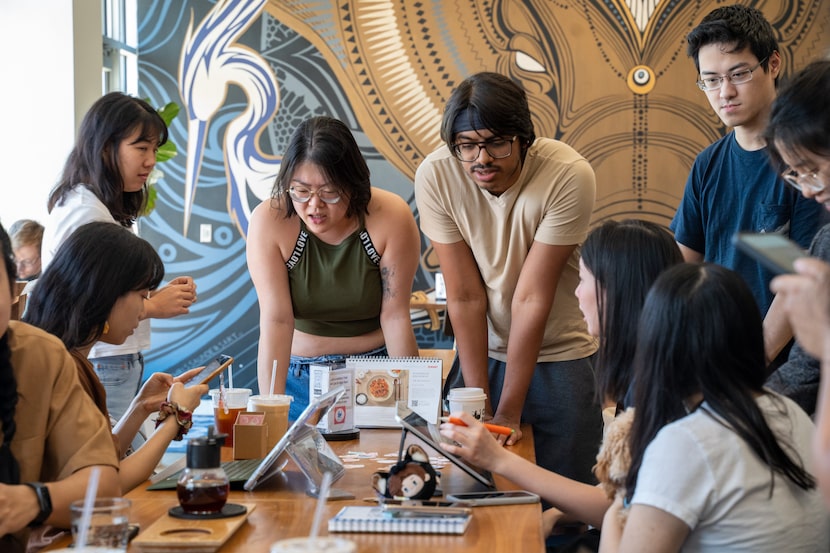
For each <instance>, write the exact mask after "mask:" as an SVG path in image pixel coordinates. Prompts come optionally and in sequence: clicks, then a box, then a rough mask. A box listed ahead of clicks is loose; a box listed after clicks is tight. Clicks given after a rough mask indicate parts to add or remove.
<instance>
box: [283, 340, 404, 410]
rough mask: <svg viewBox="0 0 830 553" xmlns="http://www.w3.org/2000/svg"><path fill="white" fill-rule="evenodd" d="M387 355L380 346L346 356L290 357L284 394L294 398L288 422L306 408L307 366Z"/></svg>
mask: <svg viewBox="0 0 830 553" xmlns="http://www.w3.org/2000/svg"><path fill="white" fill-rule="evenodd" d="M387 355H389V352H388V351H387V350H386V346H381V347H379V348H377V349H373V350H371V351H367V352H366V353H350V354H348V355H343V354H329V355H318V356H317V357H301V356H299V355H292V356H291V361H290V363H289V365H288V377H287V378H286V382H285V393H286V394H288V395H290V396H293V397H294V401H292V402H291V408H290V409H289V410H288V418H289V420H292V421H294V420H297V417H299V416H300V414H302V412H303V410H304V409H305V408H306V407H308V396H309V394H308V389H309V386H310V384H311V383H310V379H309V374H308V366H309V365H316V364H331V363H345V362H346V358H347V357H385V356H387Z"/></svg>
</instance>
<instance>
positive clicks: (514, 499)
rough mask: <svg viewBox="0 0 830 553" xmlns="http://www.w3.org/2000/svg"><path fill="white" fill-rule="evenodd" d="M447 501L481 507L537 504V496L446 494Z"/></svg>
mask: <svg viewBox="0 0 830 553" xmlns="http://www.w3.org/2000/svg"><path fill="white" fill-rule="evenodd" d="M447 499H448V500H449V501H454V502H456V503H458V504H460V505H465V506H469V507H481V506H484V505H516V504H519V503H538V502H539V496H538V495H536V494H535V493H532V492H529V491H526V490H506V491H497V490H493V491H486V492H467V493H455V494H448V495H447Z"/></svg>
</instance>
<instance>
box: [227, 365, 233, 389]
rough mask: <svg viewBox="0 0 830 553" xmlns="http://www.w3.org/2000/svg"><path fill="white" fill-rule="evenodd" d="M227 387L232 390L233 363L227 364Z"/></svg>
mask: <svg viewBox="0 0 830 553" xmlns="http://www.w3.org/2000/svg"><path fill="white" fill-rule="evenodd" d="M228 387H229V388H230V389H231V390H233V363H231V364H230V365H228Z"/></svg>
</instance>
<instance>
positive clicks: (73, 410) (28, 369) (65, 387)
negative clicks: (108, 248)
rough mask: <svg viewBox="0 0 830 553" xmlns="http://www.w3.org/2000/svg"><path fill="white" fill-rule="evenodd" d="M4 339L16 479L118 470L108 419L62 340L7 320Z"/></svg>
mask: <svg viewBox="0 0 830 553" xmlns="http://www.w3.org/2000/svg"><path fill="white" fill-rule="evenodd" d="M8 337H9V346H10V348H11V363H12V366H13V367H14V377H15V379H16V380H17V393H18V401H17V408H16V410H15V416H14V420H15V425H16V426H17V429H16V432H15V434H14V438H13V439H12V443H11V450H12V453H13V454H14V456H15V458H16V459H17V462H18V464H19V465H20V481H21V482H54V481H57V480H62V479H63V478H66V477H67V476H69V475H71V474H72V473H74V472H76V471H78V470H80V469H82V468H85V467H88V466H92V465H104V466H111V467H115V468H118V457H117V455H116V451H115V448H114V447H113V444H112V434H111V431H110V424H109V421H108V420H107V418H106V417H104V415H103V414H102V413H101V411H100V410H99V409H98V408H97V407H96V406H95V403H93V401H92V399H91V398H90V397H89V395H87V393H86V392H85V391H84V389H83V388H82V387H81V384H80V382H79V381H78V369H77V368H76V367H75V361H74V360H73V359H72V357H71V356H70V355H69V352H67V351H66V348H65V347H64V345H63V342H61V341H60V340H59V339H58V338H57V337H55V336H53V335H51V334H49V333H47V332H45V331H43V330H41V329H39V328H36V327H34V326H31V325H28V324H26V323H22V322H19V321H11V322H10V323H9V330H8ZM23 539H25V537H24V538H23Z"/></svg>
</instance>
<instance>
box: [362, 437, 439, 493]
mask: <svg viewBox="0 0 830 553" xmlns="http://www.w3.org/2000/svg"><path fill="white" fill-rule="evenodd" d="M438 484H439V477H438V473H436V472H435V469H434V468H433V467H432V465H431V464H430V463H429V456H428V455H427V454H426V452H425V451H424V449H423V448H422V447H421V446H419V445H417V444H412V445H410V446H409V447H407V448H406V455H405V456H404V458H403V460H402V461H399V462H398V463H396V464H395V465H393V466H392V468H390V469H389V472H376V473H374V474H373V475H372V487H373V488H374V489H375V491H376V492H377V493H378V495H380V496H381V497H386V498H392V499H431V498H432V496H433V494H434V493H435V489H436V488H437V487H438Z"/></svg>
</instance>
